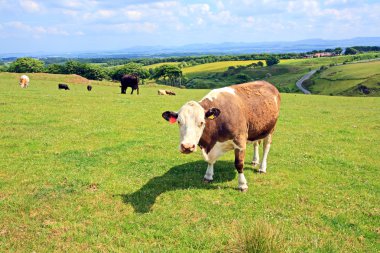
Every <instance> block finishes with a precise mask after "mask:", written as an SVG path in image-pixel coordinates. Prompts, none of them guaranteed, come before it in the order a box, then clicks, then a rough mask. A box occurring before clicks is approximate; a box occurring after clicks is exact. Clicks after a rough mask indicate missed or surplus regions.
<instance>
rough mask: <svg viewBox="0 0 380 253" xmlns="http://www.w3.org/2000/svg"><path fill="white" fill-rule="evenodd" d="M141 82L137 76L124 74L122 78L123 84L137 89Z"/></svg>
mask: <svg viewBox="0 0 380 253" xmlns="http://www.w3.org/2000/svg"><path fill="white" fill-rule="evenodd" d="M138 84H139V79H138V77H137V76H133V75H124V76H123V77H122V78H121V85H122V86H125V87H131V88H132V89H137V88H138Z"/></svg>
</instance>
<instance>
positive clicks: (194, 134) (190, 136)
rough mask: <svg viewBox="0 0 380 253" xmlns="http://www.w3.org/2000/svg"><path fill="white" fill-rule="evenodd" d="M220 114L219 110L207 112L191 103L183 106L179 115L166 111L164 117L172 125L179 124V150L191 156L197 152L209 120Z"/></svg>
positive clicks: (196, 104)
mask: <svg viewBox="0 0 380 253" xmlns="http://www.w3.org/2000/svg"><path fill="white" fill-rule="evenodd" d="M219 114H220V110H219V109H218V108H211V109H208V110H205V109H203V107H202V106H201V105H200V104H199V103H197V102H195V101H190V102H187V103H186V104H185V105H184V106H182V107H181V109H180V110H179V111H178V113H177V112H171V111H166V112H164V113H163V114H162V117H163V118H164V119H166V120H167V121H169V122H170V123H175V122H177V123H178V126H179V129H180V131H179V134H180V143H179V150H180V151H181V153H184V154H189V153H191V152H194V151H196V150H197V145H198V142H199V140H200V138H201V136H202V133H203V130H204V129H205V126H206V122H207V120H212V119H214V118H216V117H218V116H219Z"/></svg>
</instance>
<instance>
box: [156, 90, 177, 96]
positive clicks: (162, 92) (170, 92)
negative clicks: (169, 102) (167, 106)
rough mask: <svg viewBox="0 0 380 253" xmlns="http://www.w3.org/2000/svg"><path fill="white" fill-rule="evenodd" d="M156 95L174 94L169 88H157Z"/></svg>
mask: <svg viewBox="0 0 380 253" xmlns="http://www.w3.org/2000/svg"><path fill="white" fill-rule="evenodd" d="M157 94H158V95H173V96H174V95H175V93H174V92H173V91H171V90H158V92H157Z"/></svg>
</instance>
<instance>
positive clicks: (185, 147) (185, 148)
mask: <svg viewBox="0 0 380 253" xmlns="http://www.w3.org/2000/svg"><path fill="white" fill-rule="evenodd" d="M194 150H195V145H194V144H188V143H181V152H182V153H185V154H188V153H191V152H193V151H194Z"/></svg>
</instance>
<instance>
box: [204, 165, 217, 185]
mask: <svg viewBox="0 0 380 253" xmlns="http://www.w3.org/2000/svg"><path fill="white" fill-rule="evenodd" d="M214 163H215V162H213V163H208V165H207V170H206V174H205V176H204V178H203V181H204V182H205V183H210V182H212V180H214V178H213V176H214Z"/></svg>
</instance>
